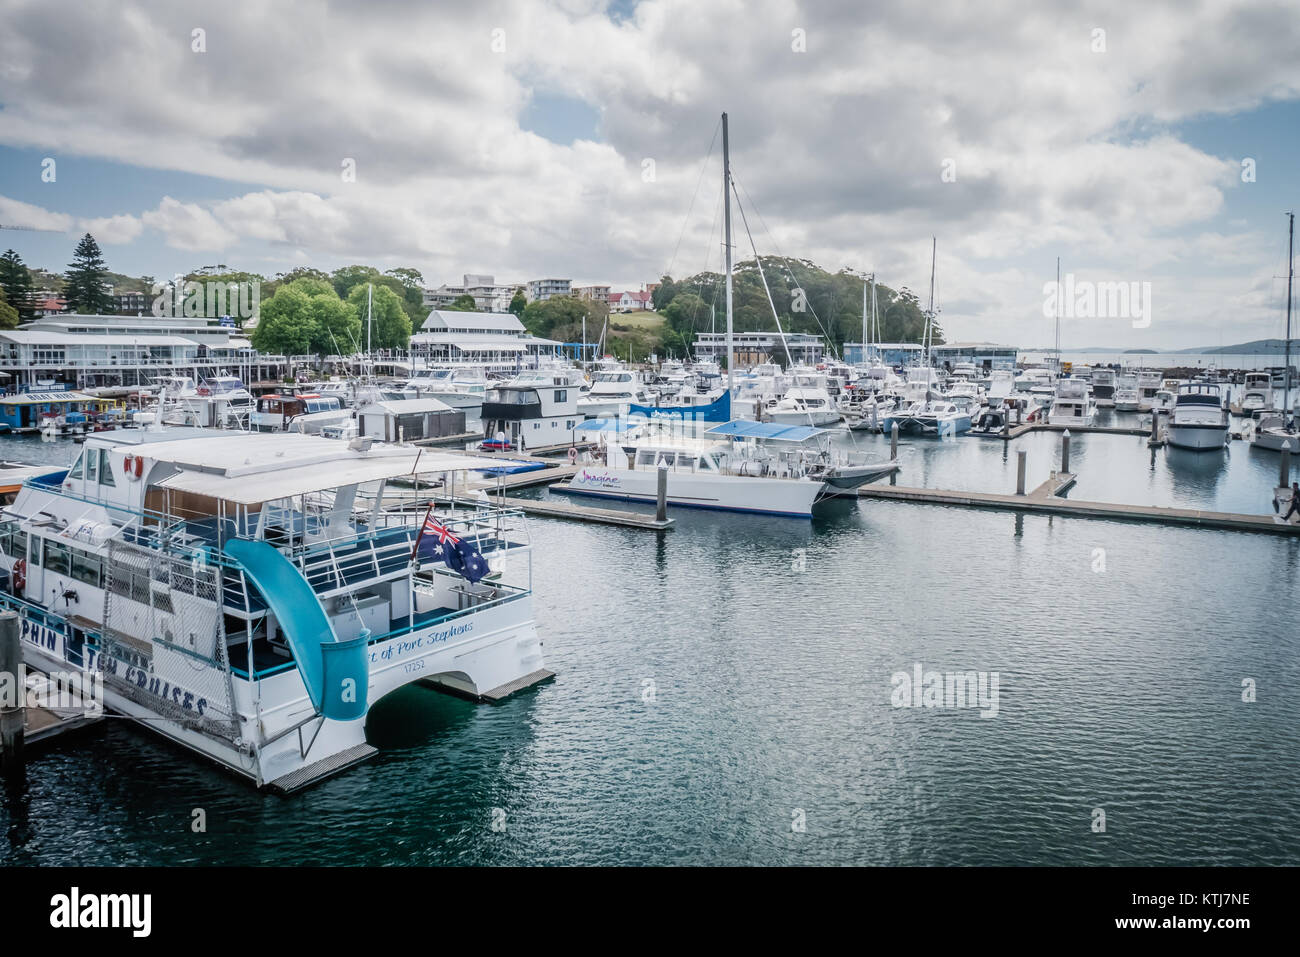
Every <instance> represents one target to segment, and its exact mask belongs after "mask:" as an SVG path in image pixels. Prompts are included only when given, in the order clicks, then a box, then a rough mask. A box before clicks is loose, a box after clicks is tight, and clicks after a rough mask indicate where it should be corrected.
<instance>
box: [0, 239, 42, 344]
mask: <svg viewBox="0 0 1300 957" xmlns="http://www.w3.org/2000/svg"><path fill="white" fill-rule="evenodd" d="M0 290H3V291H4V295H5V299H7V300H8V303H9V308H10V309H14V310H16V311H17V313H18V317H19V318H20V319H21V320H23V321H24V322H26V321H28V320H30V319H35V318H36V300H35V296H34V294H33V293H32V274H31V272H30V271H29V270H28V268H27V266H26V264H25V263H24V262H23V257H22V256H19V255H18V254H17V253H16V252H14V251H13V250H12V249H6V250H5V251H4V255H3V256H0ZM10 328H12V327H10Z"/></svg>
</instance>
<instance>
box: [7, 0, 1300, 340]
mask: <svg viewBox="0 0 1300 957" xmlns="http://www.w3.org/2000/svg"><path fill="white" fill-rule="evenodd" d="M1049 7H1050V9H1049ZM290 10H292V12H289V11H290ZM195 30H202V31H203V33H202V34H201V42H200V41H199V40H196V38H195V32H194V31H195ZM1099 31H1104V33H1101V32H1099ZM196 46H201V47H203V48H204V49H202V50H201V51H197V50H196V49H195V47H196ZM1298 100H1300V0H1297V2H1290V3H1276V2H1247V3H1231V4H1229V3H1224V2H1205V3H1195V2H1186V0H1182V2H1171V3H1160V2H1142V3H1133V2H1132V0H1122V2H1114V3H1086V4H1085V3H1079V4H1075V3H1069V2H1064V3H1062V2H1057V3H1053V4H1050V5H1047V4H1041V3H1024V4H1018V3H996V4H994V3H983V4H969V3H957V2H953V3H947V2H942V0H937V2H930V3H924V4H922V3H917V2H915V0H903V2H899V3H873V4H871V8H870V9H867V8H866V5H865V4H862V3H860V2H856V0H850V2H840V3H835V2H817V3H811V2H809V3H802V4H801V3H792V2H786V0H745V2H743V3H742V2H739V0H737V2H724V0H643V2H640V3H635V2H618V3H605V2H594V0H554V2H550V3H543V2H538V0H528V2H523V0H521V2H468V0H467V2H440V0H422V2H406V0H369V2H361V0H356V2H346V0H345V2H330V3H326V2H299V3H295V4H293V5H292V6H291V7H290V5H288V4H283V3H276V4H268V3H265V2H261V0H250V2H245V0H223V2H222V3H220V4H216V3H189V2H184V0H157V2H148V3H140V2H131V0H115V2H113V3H84V2H82V3H69V2H62V0H32V2H24V0H0V223H3V224H5V225H28V226H41V227H45V228H49V229H54V230H59V231H61V232H52V233H35V232H23V231H17V230H15V231H10V230H5V231H3V232H0V246H12V247H13V248H15V249H17V250H18V251H19V252H20V253H21V254H22V255H23V257H24V258H25V259H26V260H27V262H28V263H29V264H30V265H39V266H45V267H47V268H54V269H62V268H64V267H65V266H66V264H67V262H68V260H69V258H70V257H71V252H72V246H73V244H74V242H75V239H76V236H77V235H79V234H80V233H81V232H84V231H85V230H87V229H88V230H90V231H91V232H92V233H94V235H95V236H96V238H97V239H98V240H99V241H100V243H101V245H102V246H103V247H104V251H105V254H106V257H107V260H108V264H109V266H110V268H112V269H114V270H116V271H119V272H125V273H128V274H132V275H141V274H149V275H155V276H164V275H169V274H171V273H174V272H177V271H187V270H189V269H192V268H194V267H196V266H202V265H208V264H216V263H226V264H228V265H230V266H232V267H235V268H240V269H249V270H254V271H258V272H263V273H266V274H268V275H271V274H274V273H276V272H280V271H284V270H287V269H290V268H292V267H294V266H297V265H302V264H307V265H312V266H316V267H319V268H322V269H327V270H328V269H333V268H335V267H337V266H340V265H345V264H348V263H352V262H361V263H372V264H375V265H378V266H381V267H383V268H388V267H391V266H399V265H402V266H404V265H412V266H415V267H417V268H419V269H420V270H421V271H422V272H423V274H424V276H425V279H426V281H427V282H428V283H429V284H432V285H436V284H440V283H442V282H453V283H454V282H458V281H459V279H460V276H461V274H463V273H466V272H474V273H490V274H493V275H495V276H496V277H497V278H498V280H501V281H515V280H527V279H531V278H539V277H542V276H556V277H568V278H572V279H573V280H575V281H577V282H602V283H610V284H612V285H613V287H614V288H615V289H616V290H618V289H628V288H637V287H639V285H640V284H641V283H644V282H646V281H652V280H654V279H655V278H657V277H658V276H659V275H660V274H661V273H663V272H664V271H665V270H668V269H670V268H671V271H672V273H673V274H674V275H677V276H681V275H686V274H689V273H691V272H695V271H698V270H700V269H703V268H706V267H708V268H715V269H716V268H718V264H719V260H720V249H719V237H718V234H717V230H716V228H715V226H714V222H715V214H716V211H717V209H718V202H719V198H720V188H719V187H720V179H721V173H720V164H719V157H720V150H721V146H720V142H715V141H714V136H715V132H716V130H717V125H718V116H719V114H720V113H721V112H722V111H723V110H726V111H728V113H729V114H730V118H731V147H732V163H733V170H734V173H735V176H736V179H737V182H738V186H739V187H740V189H741V190H742V193H741V195H742V198H744V199H746V200H750V201H752V207H753V208H752V209H750V210H747V213H748V215H749V224H750V227H751V229H752V230H753V232H754V241H755V243H756V244H757V245H758V248H759V251H760V252H762V253H765V254H777V253H778V252H779V253H782V254H785V255H789V256H795V257H801V258H808V259H812V260H814V261H816V262H817V263H819V264H820V265H823V266H825V267H827V268H829V269H832V270H835V269H839V268H841V267H848V268H852V269H857V270H873V269H874V270H875V271H876V272H877V273H878V274H879V276H880V278H881V281H882V282H886V283H889V284H891V285H894V286H901V285H906V286H909V287H911V288H912V289H914V290H917V291H918V292H921V293H922V295H923V296H924V292H925V289H926V287H927V284H928V278H929V257H930V237H931V235H934V236H936V237H937V239H938V249H939V255H938V299H939V305H940V307H941V310H942V312H941V320H942V322H943V324H944V326H945V328H946V331H947V334H948V338H949V339H950V340H952V339H963V340H966V339H978V340H990V341H1000V342H1013V343H1016V344H1020V345H1023V346H1027V347H1028V346H1035V345H1041V344H1047V343H1050V342H1051V340H1052V336H1053V332H1052V329H1053V321H1052V320H1051V319H1048V318H1046V317H1044V315H1043V300H1044V292H1043V284H1044V283H1045V282H1048V281H1051V280H1052V279H1053V278H1054V274H1055V268H1056V257H1057V256H1060V257H1061V260H1062V263H1063V269H1064V270H1065V271H1066V272H1068V273H1072V274H1073V275H1074V277H1075V279H1076V280H1079V281H1090V282H1108V281H1125V282H1150V283H1151V290H1152V303H1151V305H1152V313H1151V322H1150V325H1149V326H1148V327H1146V328H1134V324H1133V323H1132V322H1129V321H1125V320H1120V319H1075V320H1069V321H1067V322H1066V323H1065V325H1064V328H1063V332H1062V338H1063V345H1064V347H1065V348H1066V349H1069V348H1070V347H1072V346H1075V347H1083V346H1096V345H1105V346H1109V345H1115V346H1119V347H1149V348H1171V347H1173V348H1180V347H1189V346H1195V345H1205V344H1208V345H1218V344H1220V343H1224V344H1227V343H1232V342H1238V341H1242V340H1246V339H1252V338H1259V337H1264V336H1278V335H1281V334H1282V330H1283V311H1284V308H1285V275H1286V219H1285V216H1284V213H1285V212H1286V211H1287V210H1290V209H1293V208H1294V207H1295V206H1297V205H1300V204H1298V203H1297V193H1298V192H1300V190H1298V188H1297V187H1298V186H1300V104H1298V102H1297V101H1298ZM711 144H712V155H711V157H710V156H709V154H710V146H711ZM706 157H709V158H708V160H707V162H706ZM47 158H48V159H53V160H54V167H53V170H54V179H53V182H49V181H47V180H46V179H43V178H42V172H43V170H45V169H47V168H48V164H46V163H45V161H46V160H47ZM347 161H352V163H354V168H355V181H349V180H348V178H347V177H346V175H345V172H346V171H345V164H346V163H347ZM1243 163H1246V164H1247V167H1253V178H1254V181H1253V182H1251V181H1244V180H1243ZM945 170H946V171H948V173H949V175H948V176H945V175H944V174H945ZM47 178H48V174H47ZM1249 178H1250V177H1249V176H1247V177H1246V180H1249ZM688 210H689V215H688ZM759 217H761V223H760V221H759ZM737 229H738V236H737V245H738V247H739V255H740V256H742V257H747V256H749V255H750V250H749V240H748V238H747V237H746V236H745V235H744V233H743V230H740V227H739V223H738V224H737ZM769 230H770V232H769Z"/></svg>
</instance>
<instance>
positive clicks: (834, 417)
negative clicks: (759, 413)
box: [763, 409, 840, 428]
mask: <svg viewBox="0 0 1300 957" xmlns="http://www.w3.org/2000/svg"><path fill="white" fill-rule="evenodd" d="M763 418H765V419H769V420H770V421H772V422H776V423H779V424H780V425H811V426H813V427H814V428H821V427H822V426H826V425H836V424H838V423H839V421H840V413H839V410H838V409H813V410H811V411H807V412H793V411H784V410H782V411H777V410H773V411H770V412H768V413H766V414H765V415H764V416H763Z"/></svg>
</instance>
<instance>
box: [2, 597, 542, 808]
mask: <svg viewBox="0 0 1300 957" xmlns="http://www.w3.org/2000/svg"><path fill="white" fill-rule="evenodd" d="M83 587H84V586H83ZM17 610H18V611H19V615H20V630H21V635H22V638H23V639H24V640H23V656H24V658H25V659H26V660H27V661H28V662H29V663H30V664H31V665H32V666H34V667H36V668H37V669H39V670H41V671H44V672H45V673H47V674H56V673H60V672H67V671H69V670H82V669H84V671H85V672H86V673H90V674H98V675H101V676H102V679H101V680H102V691H103V706H104V707H105V708H106V709H107V710H108V711H110V712H113V713H115V714H122V715H127V716H130V717H132V718H136V719H138V720H139V721H141V723H142V724H143V725H144V727H146V728H148V729H150V730H151V731H154V732H156V733H158V734H161V735H163V736H164V737H167V738H170V739H171V740H173V741H175V742H177V743H179V744H182V745H184V746H186V747H188V748H191V749H193V750H194V751H197V752H199V753H201V754H203V755H204V756H205V757H207V758H209V759H211V760H213V761H215V762H217V763H219V764H221V765H224V766H225V767H226V768H228V769H230V770H231V771H234V772H236V773H238V774H241V775H244V776H247V777H249V778H251V779H252V780H253V782H254V783H255V784H257V785H258V786H262V785H267V784H272V785H274V784H276V783H277V782H280V781H292V778H291V777H290V776H292V775H294V774H295V773H298V774H300V775H302V776H303V777H304V778H305V779H307V780H311V779H318V778H319V777H322V776H324V775H325V774H330V773H337V772H338V771H341V770H343V769H344V768H346V767H347V766H349V765H350V764H353V763H356V762H357V761H360V760H364V759H365V758H367V757H369V756H370V755H372V754H374V753H375V749H374V748H372V747H370V746H369V745H367V744H366V734H365V724H366V721H365V718H364V717H362V718H358V719H356V720H353V721H336V720H330V719H326V718H323V717H320V716H316V717H309V716H311V715H312V712H313V707H312V703H311V701H310V700H309V699H308V695H307V689H306V686H305V685H304V683H303V680H302V677H301V673H300V672H299V670H298V669H297V668H292V667H287V668H286V669H285V670H283V671H281V672H280V673H278V674H274V675H271V676H264V677H261V678H260V679H259V680H258V681H257V682H256V683H251V682H249V681H248V680H247V678H246V677H245V676H243V675H242V674H236V675H234V676H233V677H232V679H231V682H230V691H231V693H232V695H233V700H232V704H233V710H234V714H235V717H236V720H237V721H238V726H239V727H238V731H237V733H236V734H235V735H234V736H232V738H222V737H218V736H214V735H211V734H205V733H203V732H201V731H199V730H196V729H195V728H194V727H192V726H190V725H189V724H187V723H186V722H182V721H178V720H175V719H172V718H169V717H168V716H167V710H168V708H169V707H171V708H172V710H175V707H176V706H180V707H182V708H183V709H184V710H185V711H186V712H187V713H190V714H193V715H199V716H201V715H202V714H203V708H204V705H205V704H206V703H207V702H206V701H205V700H204V699H203V698H202V697H201V696H200V692H199V691H198V690H195V689H198V688H202V687H204V686H205V682H204V681H203V679H202V678H197V677H196V680H195V689H188V688H183V687H180V686H178V685H172V684H169V683H167V682H165V681H160V679H159V678H158V677H157V676H156V675H155V674H153V673H151V672H146V671H143V670H141V669H139V668H137V667H135V666H134V665H133V664H131V663H129V662H125V661H121V660H118V659H112V658H108V657H107V656H104V655H101V654H99V653H98V652H97V651H95V650H93V648H92V646H90V645H89V644H78V645H75V646H70V645H69V642H68V639H67V636H68V632H69V627H70V624H69V623H68V622H66V621H62V620H57V621H56V620H55V619H54V618H53V617H52V616H46V617H45V621H44V622H42V621H38V620H37V619H36V618H35V617H33V616H32V615H30V614H29V613H28V611H27V609H26V607H24V606H20V607H19V608H18V609H17ZM369 658H370V661H371V665H370V673H369V682H368V683H369V689H368V694H367V701H368V702H369V704H370V705H371V706H373V704H374V703H375V702H376V701H378V700H379V699H381V698H383V697H384V696H385V695H387V694H389V693H390V692H392V691H395V690H397V689H398V688H400V687H402V686H403V685H406V684H410V683H411V682H414V681H423V682H428V683H431V684H435V685H438V686H440V687H444V688H447V689H449V690H452V691H455V692H458V693H460V694H464V695H468V696H471V697H479V696H486V697H489V698H490V699H495V697H496V692H498V691H502V690H505V689H511V690H512V689H513V687H514V686H515V685H518V686H519V687H524V686H527V685H528V684H531V683H533V682H534V681H536V680H538V679H539V678H541V677H542V676H544V675H549V672H545V671H543V670H542V651H541V642H540V640H539V638H538V635H537V629H536V626H535V625H534V623H533V621H532V600H531V597H526V598H521V599H518V600H517V601H514V602H509V603H507V604H505V605H500V606H495V607H490V608H487V609H485V610H483V611H480V612H475V613H470V614H466V615H462V616H459V617H455V618H451V619H450V620H447V621H444V622H439V623H437V624H434V625H432V626H430V627H429V628H426V629H421V630H417V631H413V632H410V633H407V634H405V635H402V636H400V637H395V638H392V639H388V640H384V641H377V642H375V643H373V644H372V645H371V646H370V652H369ZM123 684H125V685H126V686H128V687H130V688H132V691H133V693H132V694H131V695H130V696H128V695H127V694H125V693H123V691H122V690H120V688H121V687H122V685H123ZM258 685H260V688H258V687H257V686H258ZM255 692H256V693H255ZM155 698H156V699H157V704H156V705H155V706H151V705H150V703H149V702H150V701H152V700H153V699H155ZM304 721H305V723H304ZM299 727H301V729H302V730H303V732H304V733H303V734H302V735H299V734H297V733H296V730H297V729H298V728H299ZM304 750H305V753H304ZM318 762H319V764H318ZM326 764H329V765H332V766H328V767H322V766H321V765H326ZM284 786H285V787H290V786H291V785H289V784H286V785H284Z"/></svg>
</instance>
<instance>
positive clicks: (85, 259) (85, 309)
mask: <svg viewBox="0 0 1300 957" xmlns="http://www.w3.org/2000/svg"><path fill="white" fill-rule="evenodd" d="M107 276H108V267H106V266H105V265H104V254H103V253H102V252H101V251H100V249H99V243H97V242H95V237H94V236H92V235H90V233H86V235H84V236H82V237H81V241H80V242H78V243H77V248H76V249H75V250H74V251H73V254H72V262H70V263H68V271H67V273H66V274H65V278H66V279H67V285H66V286H65V287H64V295H65V297H66V298H67V300H68V305H69V306H70V307H71V308H72V309H73V311H74V312H79V313H81V314H82V315H89V316H94V315H100V314H103V313H106V312H107V311H108V309H109V307H110V306H111V305H112V304H113V299H112V297H111V296H110V295H109V294H108V292H107V291H105V289H104V280H105V278H106V277H107Z"/></svg>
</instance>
